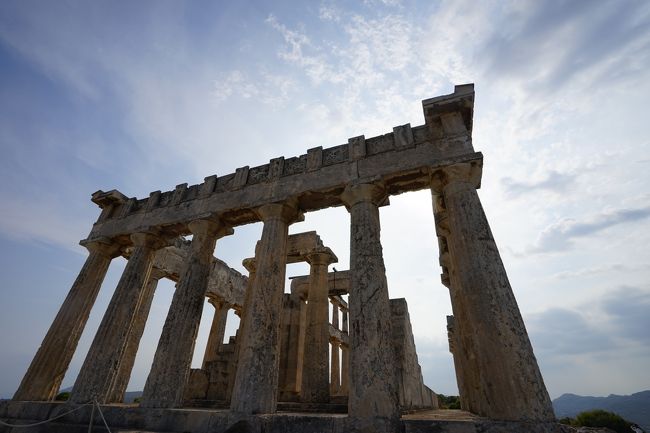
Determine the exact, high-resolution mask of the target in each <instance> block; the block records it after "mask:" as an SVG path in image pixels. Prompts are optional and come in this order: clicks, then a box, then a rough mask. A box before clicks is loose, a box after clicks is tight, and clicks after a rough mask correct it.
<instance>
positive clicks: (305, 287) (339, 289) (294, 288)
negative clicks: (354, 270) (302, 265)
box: [291, 271, 350, 298]
mask: <svg viewBox="0 0 650 433" xmlns="http://www.w3.org/2000/svg"><path fill="white" fill-rule="evenodd" d="M327 284H328V285H329V296H337V295H338V296H340V295H346V294H348V293H349V291H350V271H334V272H329V273H328V274H327ZM308 292H309V275H304V276H300V277H293V279H292V280H291V293H300V295H301V296H304V297H305V298H306V297H307V293H308Z"/></svg>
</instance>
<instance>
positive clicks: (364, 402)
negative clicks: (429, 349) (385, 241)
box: [341, 184, 400, 432]
mask: <svg viewBox="0 0 650 433" xmlns="http://www.w3.org/2000/svg"><path fill="white" fill-rule="evenodd" d="M341 199H342V201H343V202H344V203H345V205H346V207H347V208H348V211H349V212H350V221H351V223H350V274H351V288H352V289H351V291H350V297H349V309H350V320H351V323H350V351H351V353H350V370H351V377H350V393H349V399H348V417H349V419H350V421H351V423H352V426H353V429H354V428H356V429H357V430H361V431H364V429H366V430H368V431H370V430H373V431H377V432H393V431H396V430H397V429H398V428H399V418H400V412H399V399H398V396H397V360H396V356H395V352H394V349H393V346H392V344H391V331H392V330H391V323H390V305H389V302H388V284H387V283H386V270H385V268H384V259H383V256H382V248H381V242H380V239H379V236H380V225H379V208H378V206H379V204H382V203H385V202H386V201H387V196H386V194H385V192H384V191H383V190H382V189H381V188H379V187H378V186H375V185H372V184H357V185H349V186H348V187H347V188H346V189H345V192H344V193H343V194H342V196H341Z"/></svg>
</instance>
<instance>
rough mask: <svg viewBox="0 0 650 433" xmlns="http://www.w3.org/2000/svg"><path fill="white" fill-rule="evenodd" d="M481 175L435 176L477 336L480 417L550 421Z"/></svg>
mask: <svg viewBox="0 0 650 433" xmlns="http://www.w3.org/2000/svg"><path fill="white" fill-rule="evenodd" d="M477 179H480V167H479V166H477V165H470V164H457V165H455V166H451V167H447V168H445V169H441V170H437V171H436V172H434V173H433V175H432V187H433V188H434V189H435V190H437V191H440V192H441V193H442V197H443V201H444V203H443V206H444V208H445V209H446V211H447V218H448V224H449V231H450V236H449V238H448V246H449V254H450V259H451V263H452V268H453V272H452V274H451V275H450V277H451V285H452V287H453V288H454V290H456V291H457V292H458V298H459V300H460V302H461V309H462V310H464V312H465V317H467V318H468V319H469V320H471V323H472V327H471V330H472V332H473V333H474V334H475V339H474V342H475V344H476V348H475V356H476V360H475V365H476V368H477V372H478V376H479V377H480V382H479V386H480V391H481V394H482V399H483V401H484V402H485V406H483V407H482V408H481V413H479V415H482V416H486V417H489V418H493V419H501V420H531V421H551V420H553V419H554V418H555V416H554V414H553V409H552V406H551V401H550V398H549V396H548V392H547V391H546V387H545V385H544V380H543V379H542V376H541V374H540V371H539V368H538V366H537V361H536V359H535V355H534V354H533V349H532V347H531V344H530V341H529V340H528V334H527V332H526V328H525V326H524V322H523V320H522V318H521V314H520V312H519V308H518V306H517V301H516V300H515V297H514V294H513V292H512V289H511V287H510V283H509V282H508V276H507V275H506V271H505V268H504V267H503V263H502V261H501V257H500V255H499V250H498V249H497V246H496V244H495V242H494V238H493V236H492V232H491V230H490V226H489V224H488V221H487V218H486V217H485V213H484V211H483V207H482V206H481V202H480V200H479V196H478V193H477V191H476V185H478V181H477ZM452 301H453V298H452ZM454 315H456V310H454ZM457 320H461V319H460V317H458V316H457Z"/></svg>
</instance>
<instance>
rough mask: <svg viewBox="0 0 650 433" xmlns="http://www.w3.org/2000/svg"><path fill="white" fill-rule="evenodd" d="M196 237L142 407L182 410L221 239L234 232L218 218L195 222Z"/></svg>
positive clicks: (145, 387)
mask: <svg viewBox="0 0 650 433" xmlns="http://www.w3.org/2000/svg"><path fill="white" fill-rule="evenodd" d="M188 228H189V229H190V231H191V232H192V234H193V235H194V236H193V238H192V243H191V245H190V252H189V255H188V257H187V259H186V260H187V262H186V263H185V265H184V267H183V271H182V273H181V276H180V278H179V281H178V284H177V285H176V291H175V292H174V297H173V298H172V304H171V306H170V307H169V313H168V314H167V320H166V321H165V326H164V327H163V331H162V335H161V336H160V340H159V341H158V348H157V349H156V355H155V356H154V360H153V364H152V366H151V372H150V373H149V377H148V378H147V382H146V384H145V386H144V391H143V393H142V402H141V403H140V406H141V407H180V406H181V405H182V403H183V394H184V391H185V386H186V385H187V380H188V378H189V374H190V369H191V366H192V356H193V355H194V344H195V342H196V335H197V333H198V331H199V324H200V322H201V313H202V312H203V303H204V300H205V294H206V292H207V289H208V280H209V278H210V270H211V269H212V259H213V254H214V248H215V245H216V243H217V239H218V238H220V237H223V236H225V235H227V234H232V229H231V228H230V227H228V226H226V225H224V224H223V223H222V222H221V221H220V220H219V219H217V218H216V217H215V218H213V219H209V220H208V219H204V220H196V221H192V222H190V223H189V224H188Z"/></svg>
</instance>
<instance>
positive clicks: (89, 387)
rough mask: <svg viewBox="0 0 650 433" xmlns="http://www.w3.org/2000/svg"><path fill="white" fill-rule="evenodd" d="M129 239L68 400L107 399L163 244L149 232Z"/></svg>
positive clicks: (105, 400) (79, 401) (106, 400)
mask: <svg viewBox="0 0 650 433" xmlns="http://www.w3.org/2000/svg"><path fill="white" fill-rule="evenodd" d="M131 241H132V242H133V244H134V248H133V252H132V253H131V257H130V258H129V261H128V262H127V264H126V267H125V268H124V272H123V273H122V277H121V278H120V281H119V282H118V283H117V287H116V288H115V292H114V293H113V297H112V298H111V302H110V303H109V304H108V308H107V310H106V313H104V317H103V319H102V322H101V324H100V325H99V329H98V330H97V333H96V334H95V338H94V339H93V342H92V345H91V346H90V350H89V351H88V355H86V359H85V360H84V363H83V365H82V367H81V370H80V371H79V375H78V376H77V380H76V381H75V384H74V387H73V388H72V393H71V395H70V401H72V402H74V403H85V402H87V401H90V400H92V399H93V398H96V399H97V401H98V402H99V403H106V402H108V400H109V397H110V393H111V391H112V389H113V385H114V381H115V378H116V376H117V372H118V370H119V368H120V363H121V362H122V356H123V355H124V350H125V348H126V343H127V340H128V338H129V335H130V332H131V327H132V326H133V321H134V318H135V315H136V313H137V311H138V307H139V306H140V301H141V299H142V294H143V292H144V289H145V286H146V284H147V281H149V274H150V273H151V266H152V264H153V258H154V254H155V252H156V249H158V248H161V247H163V246H164V245H165V243H164V241H163V239H161V238H160V237H158V236H156V235H154V234H151V233H134V234H132V235H131Z"/></svg>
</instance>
